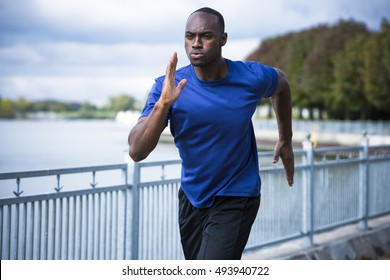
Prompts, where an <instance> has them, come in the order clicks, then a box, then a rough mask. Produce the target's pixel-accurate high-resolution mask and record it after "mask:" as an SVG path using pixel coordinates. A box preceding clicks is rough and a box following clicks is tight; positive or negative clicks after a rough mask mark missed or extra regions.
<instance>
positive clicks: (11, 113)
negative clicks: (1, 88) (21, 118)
mask: <svg viewBox="0 0 390 280" xmlns="http://www.w3.org/2000/svg"><path fill="white" fill-rule="evenodd" d="M15 115H16V113H15V106H14V104H13V102H12V101H11V100H10V99H2V98H1V97H0V118H4V119H12V118H14V117H15Z"/></svg>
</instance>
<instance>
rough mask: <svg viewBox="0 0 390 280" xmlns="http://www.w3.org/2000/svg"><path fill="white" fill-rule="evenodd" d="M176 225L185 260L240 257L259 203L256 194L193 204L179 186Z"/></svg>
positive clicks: (233, 258) (236, 258)
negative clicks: (208, 203) (200, 206)
mask: <svg viewBox="0 0 390 280" xmlns="http://www.w3.org/2000/svg"><path fill="white" fill-rule="evenodd" d="M178 196H179V226H180V236H181V243H182V247H183V252H184V256H185V258H186V259H187V260H196V259H198V260H229V259H230V260H239V259H241V255H242V252H243V251H244V248H245V246H246V243H247V241H248V238H249V233H250V230H251V227H252V224H253V222H254V221H255V219H256V215H257V211H258V209H259V206H260V196H258V197H229V196H220V197H216V198H215V200H214V204H213V205H212V206H211V207H210V208H195V207H193V206H192V204H191V203H190V202H189V200H188V198H187V196H186V195H185V194H184V192H183V191H182V190H181V189H180V190H179V195H178Z"/></svg>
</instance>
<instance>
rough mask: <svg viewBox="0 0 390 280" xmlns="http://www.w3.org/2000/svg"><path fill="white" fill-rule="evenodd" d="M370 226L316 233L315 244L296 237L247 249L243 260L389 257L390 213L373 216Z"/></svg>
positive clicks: (349, 227)
mask: <svg viewBox="0 0 390 280" xmlns="http://www.w3.org/2000/svg"><path fill="white" fill-rule="evenodd" d="M368 225H369V229H368V230H365V231H362V230H360V229H359V228H358V226H357V225H356V224H354V225H349V226H344V227H342V228H339V229H335V230H332V231H329V232H325V233H321V234H317V235H315V236H314V243H315V246H314V247H307V246H306V245H305V241H304V240H296V241H290V242H286V243H283V244H281V245H275V246H270V247H266V248H263V249H259V250H257V251H251V252H247V253H245V254H244V255H243V257H242V259H247V260H261V259H262V260H266V259H323V260H325V259H378V258H386V259H387V258H388V257H389V256H390V215H386V216H383V217H380V218H376V219H373V220H371V221H370V222H369V224H368Z"/></svg>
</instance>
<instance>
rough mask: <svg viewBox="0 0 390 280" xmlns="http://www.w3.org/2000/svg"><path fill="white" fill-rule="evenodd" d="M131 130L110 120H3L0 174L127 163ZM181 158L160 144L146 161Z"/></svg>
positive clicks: (0, 138) (0, 123)
mask: <svg viewBox="0 0 390 280" xmlns="http://www.w3.org/2000/svg"><path fill="white" fill-rule="evenodd" d="M130 129H131V127H129V126H127V125H124V124H120V123H117V122H115V121H110V120H91V121H85V120H80V121H79V120H77V121H0V135H1V136H0V173H4V172H14V171H30V170H41V169H54V168H67V167H80V166H90V165H106V164H117V163H124V162H125V161H126V160H127V159H128V155H127V149H128V145H127V136H128V133H129V131H130ZM178 158H179V156H178V152H177V149H176V147H175V146H174V145H173V144H164V143H161V144H159V145H158V146H157V148H156V149H155V150H154V151H153V152H152V153H151V154H150V156H149V157H148V158H147V160H148V161H154V160H168V159H178Z"/></svg>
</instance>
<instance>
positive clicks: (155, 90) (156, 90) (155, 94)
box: [141, 77, 171, 125]
mask: <svg viewBox="0 0 390 280" xmlns="http://www.w3.org/2000/svg"><path fill="white" fill-rule="evenodd" d="M163 81H164V78H163V77H162V78H161V77H160V78H157V79H156V80H155V83H154V84H153V86H152V88H151V90H150V92H149V95H148V99H147V100H146V103H145V106H144V108H143V109H142V111H141V117H147V116H149V115H150V113H151V112H152V111H153V108H154V105H155V104H156V102H157V101H158V100H159V99H160V96H161V90H162V83H163ZM170 115H171V110H169V112H168V116H167V119H166V122H165V125H168V120H169V118H170Z"/></svg>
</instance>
